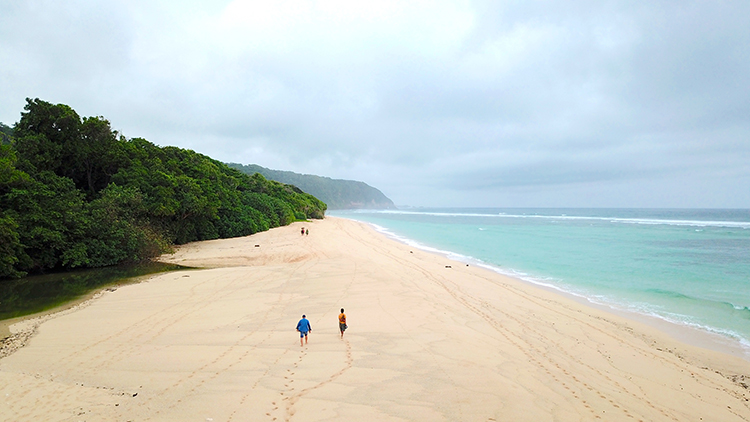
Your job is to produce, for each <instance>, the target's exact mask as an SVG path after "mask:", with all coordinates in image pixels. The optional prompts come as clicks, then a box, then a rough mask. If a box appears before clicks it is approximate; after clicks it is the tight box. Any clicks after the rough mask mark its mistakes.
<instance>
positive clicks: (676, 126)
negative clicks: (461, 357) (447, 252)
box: [0, 0, 750, 206]
mask: <svg viewBox="0 0 750 422" xmlns="http://www.w3.org/2000/svg"><path fill="white" fill-rule="evenodd" d="M5 3H7V5H6V4H5ZM5 3H4V4H3V10H4V11H7V13H4V15H3V17H0V37H1V39H2V43H0V59H2V60H3V63H9V65H8V66H4V68H3V69H0V72H1V73H0V76H2V81H3V83H2V84H0V95H2V97H3V98H4V99H7V101H3V103H2V104H0V121H3V122H5V123H12V122H14V121H16V120H17V119H18V113H19V112H20V110H21V108H22V107H23V97H26V96H32V97H41V98H43V99H45V100H48V101H53V102H64V103H67V104H70V105H71V106H72V107H74V108H75V109H76V110H78V111H79V113H81V114H82V115H92V114H96V115H104V116H105V117H107V118H108V119H110V121H111V122H112V124H113V126H114V127H115V128H117V129H120V130H122V132H123V133H124V134H125V135H126V136H130V137H135V136H140V137H145V138H147V139H149V140H151V141H153V142H156V143H158V144H161V145H167V144H170V145H177V146H181V147H185V148H191V149H195V150H197V151H199V152H202V153H205V154H208V155H211V156H214V157H216V158H218V159H221V160H225V161H241V162H243V163H257V164H260V165H265V166H269V167H276V168H281V169H285V170H293V171H298V172H303V173H314V174H322V175H326V176H331V177H338V178H349V179H357V180H364V181H366V182H367V183H370V184H373V185H376V186H378V187H379V188H381V189H383V190H384V192H385V193H386V194H387V195H389V196H391V197H392V198H393V199H394V200H395V201H396V202H397V203H399V204H409V203H413V204H421V205H429V204H430V203H431V202H432V203H434V204H438V203H439V204H442V205H472V201H474V202H476V203H479V202H481V203H482V204H483V205H491V204H490V203H488V202H487V201H491V198H496V199H497V201H502V202H503V203H502V204H500V203H499V202H498V205H504V206H508V205H512V204H509V203H508V201H518V202H519V203H521V202H523V203H525V204H532V203H533V204H536V205H544V204H545V201H548V202H546V204H547V205H550V206H554V205H557V204H559V203H561V202H564V201H575V200H576V198H578V200H580V204H579V205H580V206H587V205H589V204H591V203H592V202H591V201H592V200H591V198H592V194H591V193H592V192H597V195H598V197H599V198H601V199H600V201H604V200H610V201H612V202H613V203H614V202H617V201H618V196H617V195H615V194H611V195H610V194H609V193H608V192H609V190H619V191H620V193H621V195H620V196H619V198H627V197H632V198H638V199H639V200H644V201H645V199H647V198H651V199H652V200H653V203H654V205H655V206H656V205H658V206H668V205H669V204H668V203H665V202H664V201H663V200H661V199H659V198H662V197H664V195H660V192H659V190H660V189H670V190H672V191H675V187H674V186H675V185H677V184H678V183H677V182H675V180H677V179H679V178H682V179H683V180H685V181H686V183H694V184H695V185H696V186H698V185H700V186H702V187H703V188H704V189H713V190H714V191H716V192H728V191H731V192H735V194H734V195H730V194H722V195H718V194H717V195H714V196H701V195H700V194H698V193H697V192H692V191H690V190H687V191H685V192H686V193H685V195H686V197H680V198H679V199H678V198H676V197H672V199H671V200H672V201H673V202H674V203H675V204H678V203H679V204H682V205H685V204H688V205H690V204H692V205H693V206H725V205H726V206H729V205H730V204H731V205H732V206H737V204H745V205H744V206H750V193H748V189H747V185H746V184H745V183H746V181H747V180H748V174H750V169H749V168H748V164H746V163H748V162H750V160H749V158H750V141H748V140H749V139H750V117H748V116H750V31H747V29H746V28H747V18H746V17H747V16H750V6H747V5H745V4H744V3H741V2H722V3H706V2H636V3H633V2H618V1H604V2H597V1H585V2H557V1H546V2H533V3H529V2H494V1H474V2H471V3H460V2H457V3H453V2H441V3H436V4H435V5H434V6H433V7H432V8H431V9H430V10H429V11H423V13H417V12H419V10H416V9H415V8H414V7H413V6H411V5H399V7H400V8H399V9H394V10H387V11H386V12H387V13H390V14H391V15H387V16H390V18H384V17H383V15H378V12H382V11H378V10H374V11H357V10H353V9H352V8H351V7H352V6H351V5H349V4H348V5H346V7H348V9H346V10H343V11H342V14H343V15H346V14H347V13H348V15H346V16H348V17H347V19H348V20H346V21H337V20H336V19H335V18H334V17H333V15H330V14H327V12H326V11H325V10H312V9H311V10H308V11H306V12H305V13H307V15H304V16H303V15H297V14H294V13H292V12H293V11H286V12H282V11H273V10H271V11H264V10H261V9H262V8H263V7H265V8H272V7H273V5H272V4H267V3H262V2H258V3H243V4H244V5H245V6H247V7H254V8H260V9H258V10H257V11H256V10H255V9H252V10H251V11H252V12H253V13H252V14H251V15H249V16H261V17H265V19H266V20H267V21H268V22H266V21H258V20H256V21H252V22H251V23H244V22H242V21H239V23H236V22H235V23H232V22H228V23H227V22H224V21H222V19H228V17H227V16H226V10H225V7H227V6H228V5H230V4H233V6H230V7H234V9H231V11H232V12H233V13H237V14H239V13H241V12H242V7H241V6H242V5H241V4H240V3H234V2H226V3H225V4H218V5H217V4H211V5H207V4H204V3H201V2H189V3H184V2H183V3H171V2H168V1H162V2H158V3H155V4H150V3H146V2H143V3H141V2H135V3H133V2H129V3H125V2H122V3H120V2H111V3H107V4H98V3H88V2H86V1H83V0H81V1H79V2H77V3H75V4H74V5H72V6H71V5H58V4H56V3H51V2H47V3H45V2H41V3H25V4H23V5H19V3H15V2H14V3H10V2H5ZM29 4H31V5H32V6H29ZM33 4H36V5H38V6H36V7H37V8H36V9H35V8H34V7H33ZM248 5H250V6H248ZM6 6H7V7H6ZM368 7H378V5H376V4H370V5H368ZM263 13H267V15H263ZM384 13H385V12H384ZM229 18H232V16H229ZM274 19H278V21H274ZM295 19H298V20H295ZM269 22H271V23H269ZM232 25H234V26H232ZM254 25H256V26H258V27H257V28H256V27H255V26H254ZM264 25H266V26H264ZM709 183H714V185H709ZM607 186H608V187H609V190H608V189H607V188H606V187H607ZM711 186H713V188H711ZM562 187H564V189H565V190H566V192H568V195H567V196H560V195H557V194H555V191H556V190H559V189H561V188H562ZM587 189H588V190H587ZM642 189H650V190H651V191H649V193H648V194H645V193H643V192H641V191H640V190H642ZM636 190H637V191H638V192H637V193H636ZM587 192H589V193H587ZM691 192H692V193H691ZM470 193H471V194H470ZM729 197H732V198H733V199H732V200H731V201H730V200H727V199H726V198H729ZM451 200H455V201H461V202H460V203H456V204H450V203H447V202H446V201H451ZM712 201H713V202H712ZM645 202H647V201H645ZM598 203H599V205H606V203H601V202H598ZM567 205H575V204H574V203H573V204H571V203H568V204H567ZM643 205H644V204H641V206H643ZM646 205H647V204H646Z"/></svg>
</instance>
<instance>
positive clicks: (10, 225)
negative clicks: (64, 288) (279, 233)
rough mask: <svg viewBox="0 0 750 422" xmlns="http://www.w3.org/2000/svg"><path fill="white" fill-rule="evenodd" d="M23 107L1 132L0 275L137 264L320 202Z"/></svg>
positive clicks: (96, 125)
mask: <svg viewBox="0 0 750 422" xmlns="http://www.w3.org/2000/svg"><path fill="white" fill-rule="evenodd" d="M26 101H27V104H26V106H25V107H24V111H23V112H22V113H21V119H20V121H19V122H17V123H16V124H15V125H14V126H13V127H12V128H11V127H9V126H7V125H2V126H0V136H1V138H0V139H1V140H2V143H1V144H0V279H2V278H16V277H21V276H24V275H26V274H28V273H41V272H45V271H49V270H62V269H73V268H89V267H103V266H109V265H115V264H119V263H123V262H134V261H141V260H144V259H147V258H150V257H153V256H156V255H158V254H160V253H163V252H165V251H168V250H169V249H170V247H171V246H172V245H175V244H183V243H186V242H192V241H197V240H207V239H216V238H227V237H236V236H245V235H249V234H252V233H256V232H259V231H264V230H268V229H269V228H272V227H277V226H281V225H286V224H289V223H291V222H292V221H295V220H303V219H308V218H323V216H324V213H325V210H326V205H325V203H323V202H321V201H320V200H318V199H317V198H315V197H314V196H312V195H309V194H306V193H304V192H303V191H302V190H300V189H299V188H297V187H295V186H291V185H286V184H283V183H279V182H276V181H271V180H267V179H266V178H265V177H263V176H262V175H260V174H253V175H247V174H244V173H242V172H240V171H238V170H235V169H232V168H230V167H228V166H227V165H225V164H223V163H221V162H219V161H216V160H214V159H211V158H210V157H207V156H205V155H202V154H199V153H196V152H194V151H191V150H186V149H181V148H176V147H169V146H168V147H159V146H157V145H155V144H153V143H151V142H149V141H147V140H145V139H142V138H132V139H126V138H125V137H123V136H121V135H119V134H118V132H116V131H114V130H112V128H111V126H110V122H109V121H107V120H106V119H105V118H104V117H101V116H99V117H84V118H81V117H80V116H79V115H78V114H77V113H76V112H75V111H74V110H73V109H72V108H71V107H69V106H67V105H64V104H51V103H48V102H45V101H42V100H39V99H33V100H32V99H27V100H26Z"/></svg>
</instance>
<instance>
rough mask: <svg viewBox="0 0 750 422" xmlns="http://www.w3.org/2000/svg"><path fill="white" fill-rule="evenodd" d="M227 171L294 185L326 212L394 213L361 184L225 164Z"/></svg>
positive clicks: (380, 196)
mask: <svg viewBox="0 0 750 422" xmlns="http://www.w3.org/2000/svg"><path fill="white" fill-rule="evenodd" d="M226 164H227V165H228V166H229V167H232V168H234V169H237V170H239V171H241V172H243V173H246V174H249V175H253V174H255V173H260V174H261V175H262V176H263V177H265V178H266V179H268V180H275V181H277V182H280V183H284V184H288V185H294V186H296V187H298V188H300V189H302V190H303V191H304V192H305V193H309V194H310V195H312V196H314V197H316V198H318V199H320V200H321V201H323V202H325V203H326V205H328V209H339V210H342V209H359V208H367V209H395V208H396V206H395V205H394V204H393V201H391V200H390V199H389V198H388V197H387V196H385V195H384V194H383V192H381V191H380V190H378V189H376V188H374V187H372V186H370V185H368V184H367V183H364V182H358V181H355V180H342V179H331V178H330V177H322V176H315V175H312V174H299V173H294V172H291V171H282V170H271V169H267V168H265V167H261V166H259V165H256V164H248V165H242V164H237V163H226Z"/></svg>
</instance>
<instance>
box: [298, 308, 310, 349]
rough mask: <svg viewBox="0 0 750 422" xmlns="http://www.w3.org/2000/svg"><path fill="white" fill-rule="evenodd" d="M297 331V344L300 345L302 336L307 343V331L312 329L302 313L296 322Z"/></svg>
mask: <svg viewBox="0 0 750 422" xmlns="http://www.w3.org/2000/svg"><path fill="white" fill-rule="evenodd" d="M297 331H299V345H300V346H302V338H303V337H304V338H305V344H307V333H309V332H310V331H312V327H311V326H310V321H308V320H307V318H305V316H304V315H302V319H301V320H299V322H298V323H297Z"/></svg>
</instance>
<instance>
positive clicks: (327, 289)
mask: <svg viewBox="0 0 750 422" xmlns="http://www.w3.org/2000/svg"><path fill="white" fill-rule="evenodd" d="M301 226H304V227H306V228H308V229H309V230H310V234H309V235H308V236H301V235H300V227H301ZM256 245H257V246H256ZM162 259H163V260H164V261H166V262H172V263H176V264H181V265H187V266H192V267H195V266H201V267H205V268H207V269H205V270H197V271H196V270H191V271H186V272H170V273H166V274H161V275H157V276H154V277H151V278H150V279H149V280H148V281H146V282H143V283H140V284H135V285H129V286H124V287H121V288H119V289H117V290H116V291H104V292H102V293H101V294H100V295H99V296H98V297H97V298H95V299H93V300H91V301H89V302H86V303H85V304H82V305H80V306H78V307H76V308H73V309H70V310H68V311H65V312H62V313H60V314H56V315H54V316H52V317H48V318H47V319H46V320H45V321H43V322H41V321H36V322H34V321H33V320H30V321H25V322H21V323H18V324H15V325H13V326H11V331H14V332H24V330H25V332H30V330H31V331H33V330H34V327H35V326H36V325H38V327H37V328H36V334H34V335H33V336H32V337H31V338H30V339H29V340H28V341H27V343H26V345H25V346H24V347H22V348H20V349H19V350H18V351H16V352H14V353H12V354H10V355H9V356H7V357H5V358H2V359H0V400H2V401H3V405H2V406H0V420H8V421H27V420H28V421H31V420H48V421H68V420H90V421H96V420H113V421H114V420H117V421H124V420H134V421H145V420H151V421H185V420H195V421H209V420H210V421H247V420H252V421H323V420H347V421H352V420H357V421H363V420H365V421H368V420H370V421H492V420H495V421H508V420H523V421H588V420H596V419H600V420H606V421H620V420H623V421H624V420H628V421H685V420H690V421H692V420H695V421H699V420H704V421H711V420H713V421H743V420H744V421H747V420H750V402H748V398H750V391H748V389H747V387H746V386H743V383H744V384H748V383H750V380H748V379H747V378H744V376H745V375H748V374H750V363H749V362H748V361H746V360H743V359H740V358H738V357H735V356H731V355H728V354H723V353H719V352H716V351H712V350H708V349H702V348H698V347H694V346H691V345H688V344H685V343H681V342H679V341H677V340H674V339H673V338H672V337H670V336H668V335H666V334H664V333H663V332H661V331H659V330H657V329H655V328H653V327H650V326H648V325H645V324H642V323H640V322H638V321H634V320H631V319H627V318H623V317H622V316H618V315H614V314H611V313H608V312H605V311H603V310H600V309H595V308H592V307H588V306H585V305H584V304H581V303H578V302H576V301H573V300H570V299H569V298H566V297H564V296H561V295H558V294H556V293H554V292H550V291H545V290H543V289H539V288H536V287H534V286H531V285H529V284H526V283H524V282H521V281H519V280H515V279H512V278H508V277H504V276H502V275H499V274H497V273H494V272H492V271H489V270H486V269H482V268H478V267H474V266H470V267H467V266H466V265H465V264H461V263H458V262H455V261H450V260H448V259H447V258H444V257H442V256H438V255H434V254H431V253H427V252H424V251H420V250H416V249H413V248H410V247H409V246H407V245H404V244H400V243H398V242H396V241H393V240H390V239H387V238H386V237H384V236H383V235H381V234H379V233H377V232H375V231H374V230H373V229H371V228H370V227H368V226H366V225H364V224H360V223H356V222H352V221H348V220H344V219H338V218H333V217H328V218H326V219H325V220H323V221H315V222H306V223H295V224H293V225H291V226H288V227H282V228H277V229H274V230H271V231H269V232H264V233H259V234H256V235H253V236H249V237H244V238H237V239H225V240H216V241H208V242H200V243H194V244H189V245H184V246H183V247H180V248H179V249H178V250H177V251H176V253H175V254H173V255H168V256H164V257H162ZM342 307H343V308H345V309H346V313H347V317H348V324H349V329H348V330H347V332H346V334H345V336H344V338H343V339H342V338H340V335H339V332H338V321H337V318H336V317H337V315H338V313H339V309H340V308H342ZM302 314H306V315H307V317H308V319H309V320H310V321H311V323H312V327H313V331H312V333H311V335H310V338H309V344H308V345H306V346H304V347H300V344H299V335H298V334H297V333H296V331H295V329H294V328H295V326H296V323H297V320H298V319H299V318H300V317H301V315H302Z"/></svg>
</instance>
